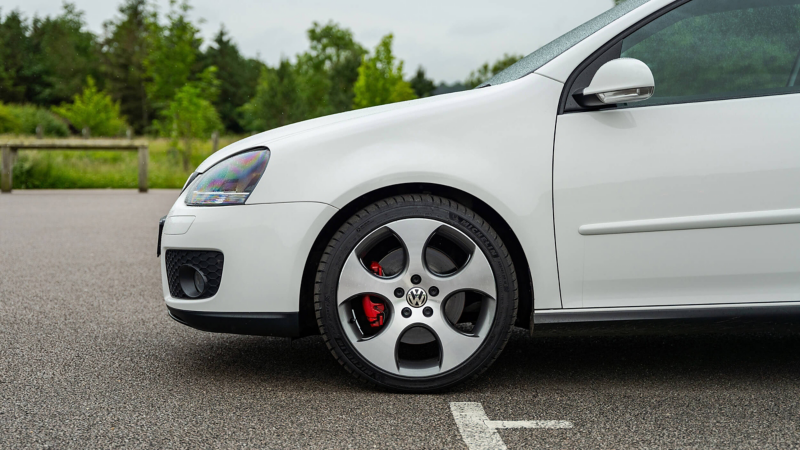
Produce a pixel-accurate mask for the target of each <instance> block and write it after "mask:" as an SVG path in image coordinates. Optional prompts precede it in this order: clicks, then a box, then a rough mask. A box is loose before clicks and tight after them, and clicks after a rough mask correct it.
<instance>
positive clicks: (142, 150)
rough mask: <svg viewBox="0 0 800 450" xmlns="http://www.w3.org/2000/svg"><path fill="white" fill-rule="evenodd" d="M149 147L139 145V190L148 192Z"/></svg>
mask: <svg viewBox="0 0 800 450" xmlns="http://www.w3.org/2000/svg"><path fill="white" fill-rule="evenodd" d="M147 160H148V157H147V147H139V192H147Z"/></svg>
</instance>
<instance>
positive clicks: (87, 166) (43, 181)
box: [0, 137, 240, 189]
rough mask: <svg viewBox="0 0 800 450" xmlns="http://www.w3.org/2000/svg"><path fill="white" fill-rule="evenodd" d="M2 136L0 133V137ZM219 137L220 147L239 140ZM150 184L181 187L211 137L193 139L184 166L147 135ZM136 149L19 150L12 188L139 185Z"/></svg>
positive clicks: (174, 153)
mask: <svg viewBox="0 0 800 450" xmlns="http://www.w3.org/2000/svg"><path fill="white" fill-rule="evenodd" d="M0 139H2V137H0ZM239 139H240V138H238V137H222V138H220V142H219V146H220V148H222V147H224V146H226V145H228V144H230V143H232V142H235V141H237V140H239ZM148 142H149V154H150V162H149V166H148V184H149V187H150V188H155V189H157V188H167V189H170V188H172V189H180V188H181V187H183V183H184V182H186V178H188V176H189V175H190V174H191V172H192V171H193V170H194V169H195V168H196V167H197V166H198V165H199V164H200V163H201V162H203V160H204V159H206V158H207V157H208V156H209V155H210V154H211V141H205V142H195V143H194V145H193V153H192V163H191V164H190V168H189V170H188V171H185V170H183V167H182V162H181V157H180V154H179V153H178V152H177V151H176V150H174V149H171V148H170V144H169V140H168V139H149V140H148ZM138 173H139V169H138V163H137V155H136V152H129V151H50V150H41V151H40V150H20V151H19V153H18V158H17V161H16V163H15V164H14V172H13V188H14V189H81V188H83V189H105V188H116V189H119V188H126V189H129V188H136V187H137V186H138V176H139V175H138Z"/></svg>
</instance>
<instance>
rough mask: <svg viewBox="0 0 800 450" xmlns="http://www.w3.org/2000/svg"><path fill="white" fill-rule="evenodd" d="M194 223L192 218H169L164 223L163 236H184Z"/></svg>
mask: <svg viewBox="0 0 800 450" xmlns="http://www.w3.org/2000/svg"><path fill="white" fill-rule="evenodd" d="M193 222H194V216H169V217H167V220H166V221H165V222H164V234H185V233H186V232H187V231H189V228H190V227H191V226H192V223H193Z"/></svg>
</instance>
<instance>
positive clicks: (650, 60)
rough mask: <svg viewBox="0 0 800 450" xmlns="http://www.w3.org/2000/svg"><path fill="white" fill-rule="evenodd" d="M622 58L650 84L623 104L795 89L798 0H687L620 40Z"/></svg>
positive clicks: (799, 61) (799, 53)
mask: <svg viewBox="0 0 800 450" xmlns="http://www.w3.org/2000/svg"><path fill="white" fill-rule="evenodd" d="M621 56H622V57H626V58H636V59H638V60H641V61H643V62H644V63H645V64H647V65H648V66H649V67H650V70H652V71H653V76H654V78H655V83H656V90H655V95H654V96H653V97H652V98H650V99H649V100H646V101H642V102H638V103H632V104H630V106H628V107H640V106H648V105H663V104H673V103H686V102H694V101H704V100H714V99H724V98H739V97H754V96H761V95H775V94H785V93H793V92H800V80H798V79H797V78H798V71H800V0H794V1H792V0H735V1H734V0H693V1H691V2H688V3H686V4H684V5H682V6H679V7H678V8H675V9H673V10H672V11H670V12H668V13H666V14H664V15H663V16H661V17H659V18H657V19H655V20H653V21H652V22H650V23H648V24H647V25H645V26H644V27H642V28H640V29H638V30H636V31H635V32H633V33H632V34H631V35H629V36H628V37H626V38H625V39H623V41H622V55H621ZM623 107H624V106H623Z"/></svg>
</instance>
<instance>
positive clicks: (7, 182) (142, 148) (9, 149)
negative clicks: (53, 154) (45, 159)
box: [0, 139, 149, 192]
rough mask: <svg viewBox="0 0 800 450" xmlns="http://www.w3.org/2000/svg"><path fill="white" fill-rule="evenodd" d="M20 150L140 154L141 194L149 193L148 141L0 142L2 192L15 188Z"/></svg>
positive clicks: (72, 140)
mask: <svg viewBox="0 0 800 450" xmlns="http://www.w3.org/2000/svg"><path fill="white" fill-rule="evenodd" d="M19 150H115V151H136V152H138V153H139V192H147V163H148V159H149V157H148V146H147V141H133V140H127V139H126V140H122V139H92V140H89V139H37V140H18V141H0V152H2V171H0V191H2V192H11V187H12V186H13V184H12V180H11V175H12V167H14V162H15V161H16V159H17V152H18V151H19Z"/></svg>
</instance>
